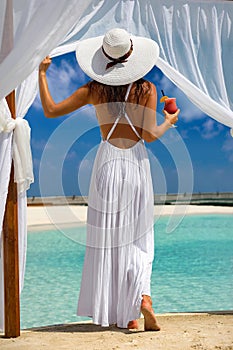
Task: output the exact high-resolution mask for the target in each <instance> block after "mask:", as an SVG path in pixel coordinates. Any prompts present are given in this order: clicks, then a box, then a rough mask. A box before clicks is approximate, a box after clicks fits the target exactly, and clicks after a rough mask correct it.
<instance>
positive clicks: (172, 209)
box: [27, 204, 233, 231]
mask: <svg viewBox="0 0 233 350" xmlns="http://www.w3.org/2000/svg"><path fill="white" fill-rule="evenodd" d="M186 215H232V218H233V206H217V205H195V204H193V205H189V204H184V205H181V204H179V205H155V206H154V218H155V220H156V219H158V218H159V217H162V216H170V217H173V216H178V217H179V218H182V217H185V216H186ZM86 222H87V206H86V205H48V206H46V205H29V206H28V208H27V225H28V228H29V229H30V230H33V231H34V230H38V229H39V228H40V229H49V228H51V227H52V226H53V227H54V226H55V227H58V228H62V227H73V226H79V225H81V226H82V225H85V224H86Z"/></svg>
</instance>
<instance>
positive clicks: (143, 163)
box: [77, 85, 154, 328]
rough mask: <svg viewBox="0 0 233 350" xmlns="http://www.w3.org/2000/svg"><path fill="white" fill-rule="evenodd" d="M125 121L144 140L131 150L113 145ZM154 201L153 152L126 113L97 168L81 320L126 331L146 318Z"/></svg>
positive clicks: (100, 152) (103, 148)
mask: <svg viewBox="0 0 233 350" xmlns="http://www.w3.org/2000/svg"><path fill="white" fill-rule="evenodd" d="M130 88H131V85H129V87H128V90H127V93H126V97H125V101H127V98H128V94H129V91H130ZM123 105H125V103H124V104H123ZM124 117H125V118H126V119H127V121H128V123H129V124H130V126H131V127H132V129H133V131H134V132H135V133H136V135H137V136H138V137H139V138H140V140H139V141H138V142H137V143H136V144H135V145H134V146H133V147H130V148H127V149H122V148H118V147H116V146H114V145H112V144H111V143H110V142H109V141H108V140H109V138H110V136H111V134H112V132H113V130H114V129H115V127H116V125H117V123H118V121H119V119H120V118H124ZM153 199H154V198H153V186H152V179H151V172H150V164H149V159H148V154H147V150H146V147H145V145H144V141H143V140H142V139H141V137H140V135H139V134H138V132H137V130H136V129H135V127H134V125H133V124H132V122H131V120H130V119H129V117H128V115H127V113H126V111H125V107H124V114H123V116H122V114H121V115H119V116H118V117H117V118H116V120H115V123H114V125H113V126H112V128H111V130H110V132H109V134H108V136H107V139H106V140H102V142H101V143H100V145H99V148H98V151H97V155H96V158H95V162H94V166H93V172H92V177H91V183H90V189H89V196H88V215H87V241H86V253H85V260H84V266H83V274H82V282H81V289H80V295H79V300H78V310H77V315H79V316H87V317H91V318H92V319H93V323H94V324H98V325H101V326H109V325H110V324H117V326H118V327H121V328H127V324H128V322H129V321H131V320H134V319H137V318H139V317H140V305H141V300H142V294H146V295H150V278H151V271H152V261H153V258H154V230H153V203H154V201H153Z"/></svg>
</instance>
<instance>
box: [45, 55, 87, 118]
mask: <svg viewBox="0 0 233 350" xmlns="http://www.w3.org/2000/svg"><path fill="white" fill-rule="evenodd" d="M50 64H51V59H50V58H49V57H46V58H45V59H44V60H43V61H42V62H41V64H40V66H39V89H40V98H41V103H42V107H43V110H44V114H45V116H46V117H47V118H56V117H59V116H62V115H65V114H68V113H71V112H73V111H75V110H76V109H78V108H80V107H82V106H84V105H86V104H88V103H91V100H90V93H89V88H88V86H87V85H84V86H82V87H80V88H79V89H77V90H76V91H75V92H74V93H73V94H72V95H71V96H69V97H68V98H66V99H65V100H63V101H61V102H59V103H55V102H54V100H53V98H52V96H51V94H50V91H49V88H48V82H47V78H46V71H47V69H48V67H49V66H50Z"/></svg>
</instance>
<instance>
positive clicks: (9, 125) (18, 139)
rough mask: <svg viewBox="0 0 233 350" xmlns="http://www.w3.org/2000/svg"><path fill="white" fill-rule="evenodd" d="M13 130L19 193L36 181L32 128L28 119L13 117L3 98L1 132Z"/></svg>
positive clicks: (13, 149) (15, 177)
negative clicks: (32, 150)
mask: <svg viewBox="0 0 233 350" xmlns="http://www.w3.org/2000/svg"><path fill="white" fill-rule="evenodd" d="M13 130H14V134H13V141H12V158H13V160H14V181H15V182H16V183H17V189H18V193H22V192H23V191H26V190H28V189H29V187H30V184H31V183H32V182H34V176H33V165H32V155H31V146H30V139H31V128H30V126H29V124H28V122H27V120H25V119H22V118H16V119H12V118H11V114H10V111H9V108H8V105H7V102H6V100H5V99H3V100H1V101H0V132H6V133H10V132H12V131H13Z"/></svg>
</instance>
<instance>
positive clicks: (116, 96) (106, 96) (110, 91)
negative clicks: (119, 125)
mask: <svg viewBox="0 0 233 350" xmlns="http://www.w3.org/2000/svg"><path fill="white" fill-rule="evenodd" d="M135 84H136V87H135V92H134V94H135V97H136V102H137V103H139V99H140V96H141V95H145V94H147V93H148V92H150V90H151V87H150V83H149V82H148V81H147V80H145V79H143V78H141V79H139V80H137V81H135ZM88 86H89V88H90V92H93V91H95V92H97V93H98V95H99V97H100V102H102V103H108V102H123V101H124V100H125V94H126V91H127V87H128V85H118V86H113V85H106V84H102V83H98V82H97V81H95V80H92V81H90V82H89V83H88Z"/></svg>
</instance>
